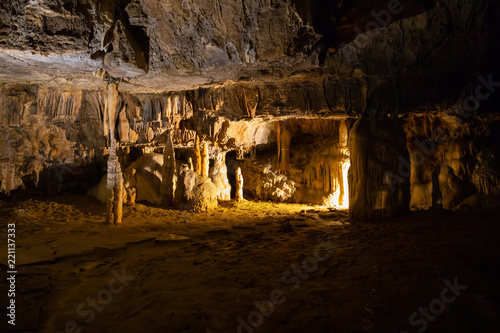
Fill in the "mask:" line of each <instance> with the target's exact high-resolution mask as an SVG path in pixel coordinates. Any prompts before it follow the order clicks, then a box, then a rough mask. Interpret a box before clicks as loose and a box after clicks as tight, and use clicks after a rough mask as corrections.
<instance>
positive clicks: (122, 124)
mask: <svg viewBox="0 0 500 333" xmlns="http://www.w3.org/2000/svg"><path fill="white" fill-rule="evenodd" d="M118 138H119V139H120V143H126V142H130V141H131V137H130V124H129V121H128V119H127V108H126V106H123V107H122V109H121V110H120V113H119V115H118Z"/></svg>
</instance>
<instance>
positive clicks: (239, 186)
mask: <svg viewBox="0 0 500 333" xmlns="http://www.w3.org/2000/svg"><path fill="white" fill-rule="evenodd" d="M236 201H243V175H242V174H241V168H240V167H238V168H237V169H236Z"/></svg>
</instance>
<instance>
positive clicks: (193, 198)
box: [176, 166, 218, 211]
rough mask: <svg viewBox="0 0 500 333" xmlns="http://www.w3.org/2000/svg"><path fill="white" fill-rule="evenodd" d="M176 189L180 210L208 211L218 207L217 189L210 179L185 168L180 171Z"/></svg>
mask: <svg viewBox="0 0 500 333" xmlns="http://www.w3.org/2000/svg"><path fill="white" fill-rule="evenodd" d="M178 188H179V191H178V193H179V198H178V204H179V208H181V209H188V210H194V211H208V210H213V209H215V208H217V206H218V201H217V188H216V187H215V185H214V184H213V183H212V181H211V180H210V178H205V177H203V176H201V175H198V174H197V173H195V172H194V171H192V170H189V168H188V167H187V166H184V167H183V168H181V169H180V172H179V184H178ZM176 200H177V199H176Z"/></svg>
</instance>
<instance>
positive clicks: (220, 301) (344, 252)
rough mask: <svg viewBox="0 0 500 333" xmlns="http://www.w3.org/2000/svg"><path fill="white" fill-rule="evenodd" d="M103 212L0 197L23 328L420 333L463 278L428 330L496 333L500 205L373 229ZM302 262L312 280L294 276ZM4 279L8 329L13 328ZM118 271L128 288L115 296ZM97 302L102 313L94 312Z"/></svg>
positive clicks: (269, 211)
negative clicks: (449, 287)
mask: <svg viewBox="0 0 500 333" xmlns="http://www.w3.org/2000/svg"><path fill="white" fill-rule="evenodd" d="M104 212H105V206H104V205H103V204H101V203H100V202H98V201H96V200H94V199H92V198H90V197H86V196H79V195H73V194H64V195H60V196H54V197H49V198H38V199H29V200H25V201H19V200H17V201H8V202H6V201H0V216H1V227H2V230H1V231H0V241H1V244H0V247H1V249H2V250H1V251H2V253H1V255H0V258H2V264H5V263H6V256H7V250H6V245H5V244H6V232H7V223H13V222H15V223H16V246H17V249H16V261H17V270H18V274H17V278H16V285H17V293H16V302H17V303H16V304H17V325H16V327H15V328H16V329H17V330H18V331H21V332H23V331H25V332H27V331H38V332H66V331H68V332H73V331H74V332H108V333H110V332H205V333H208V332H237V329H238V325H239V322H238V317H241V318H242V319H241V320H243V321H245V322H246V323H248V322H249V315H250V321H252V320H253V322H252V323H253V324H255V325H254V326H257V327H252V326H250V325H249V326H247V327H246V328H241V329H240V332H250V331H253V332H341V333H347V332H402V331H408V332H416V331H417V329H421V328H423V324H422V322H420V324H419V325H415V326H412V325H410V323H409V317H410V315H411V314H412V313H414V312H415V311H418V310H419V308H420V307H429V304H430V303H431V301H433V300H434V299H437V298H440V297H441V294H442V291H443V289H444V288H446V285H445V283H444V280H445V279H447V280H449V281H450V282H452V283H453V281H454V279H455V278H457V279H458V283H459V284H460V285H466V286H467V289H465V290H463V291H461V292H460V295H459V296H458V297H456V299H455V300H454V301H453V302H451V303H450V304H447V305H446V307H445V309H444V310H443V311H442V313H440V314H439V315H437V316H435V317H434V318H432V317H431V319H433V321H429V320H427V327H426V330H425V332H500V286H499V282H500V246H499V245H498V244H499V239H500V238H499V236H500V223H499V216H500V210H490V211H461V212H457V213H446V212H437V211H426V212H414V213H412V214H411V215H410V216H408V217H407V218H405V219H401V220H396V221H393V222H389V223H385V224H369V223H360V222H358V223H350V222H349V221H348V218H347V212H346V211H328V210H327V209H322V208H319V207H309V206H304V205H288V204H274V203H266V202H253V201H245V202H243V203H235V202H227V203H223V204H221V206H220V208H219V209H217V210H216V211H213V212H210V213H192V212H180V211H176V210H169V209H164V208H159V207H152V206H146V205H142V204H135V205H128V206H125V207H124V219H123V225H121V226H114V225H108V224H105V223H104V218H105V214H104ZM318 237H319V238H321V239H322V240H323V241H325V242H328V239H330V243H331V244H335V246H334V247H335V248H334V249H333V250H332V251H331V253H329V252H326V251H325V250H324V249H322V248H321V247H320V250H321V251H320V252H318V253H317V254H320V257H321V258H325V257H326V259H325V260H324V261H320V262H318V261H316V263H317V267H315V266H314V265H313V264H314V263H312V264H311V261H310V260H309V261H308V260H307V259H306V258H307V257H314V253H315V250H316V248H318V246H319V242H318ZM304 259H306V260H305V261H304ZM304 262H306V263H307V262H309V264H311V265H310V266H307V265H306V266H307V267H308V269H309V270H310V273H306V272H305V271H304V269H301V271H300V272H299V273H300V275H299V274H298V273H293V271H292V270H291V266H293V265H302V264H303V263H304ZM5 272H6V267H3V269H2V274H3V276H2V279H1V282H0V293H1V295H2V297H1V299H2V302H3V303H2V310H1V311H3V312H2V313H1V314H0V318H1V320H0V329H1V330H2V331H4V328H5V327H7V329H8V330H11V329H12V327H10V326H8V325H7V323H6V321H7V320H6V313H5V311H6V310H5V309H6V299H7V297H6V295H7V288H8V284H7V283H6V274H5ZM113 272H114V273H113ZM123 272H125V274H126V275H127V276H128V280H126V281H125V282H124V283H123V284H126V285H125V286H123V288H121V287H120V288H118V287H119V286H120V285H119V284H114V285H112V286H114V287H115V289H114V291H116V292H114V293H111V292H110V291H109V290H110V284H109V283H110V281H111V280H112V279H113V278H114V277H115V274H122V273H123ZM284 275H285V280H287V282H284V281H283V276H284ZM297 277H298V278H297ZM293 278H295V279H294V280H290V279H293ZM299 280H300V285H297V284H296V282H297V281H299ZM290 281H293V282H290ZM115 282H116V280H113V283H115ZM294 286H295V288H294ZM292 289H293V290H292ZM102 290H104V291H102ZM273 290H279V291H281V292H282V293H283V295H282V296H281V297H280V298H279V300H280V304H277V305H275V306H274V307H273V308H272V310H270V308H267V310H268V311H269V312H271V311H272V313H270V314H269V313H267V314H268V316H267V317H266V316H261V317H260V316H258V315H257V316H255V313H254V314H253V315H254V316H253V317H252V315H251V314H252V312H254V311H256V307H255V305H254V301H258V302H262V301H265V300H268V299H270V297H271V294H272V292H273ZM109 295H111V299H108V298H107V296H109ZM97 296H101V298H100V299H101V301H102V302H101V303H100V304H96V305H95V306H96V307H97V308H98V309H99V310H100V311H97V310H89V309H92V307H90V305H89V303H88V299H89V298H96V297H97ZM97 298H98V297H97ZM97 303H99V301H97ZM82 304H83V305H82ZM435 304H436V303H435ZM443 304H444V303H443ZM79 306H80V310H81V311H86V313H87V314H86V315H84V316H79V315H78V314H77V309H78V307H79ZM265 310H266V309H265V308H264V309H263V311H265ZM90 313H93V315H91V314H90ZM431 316H432V314H431ZM91 317H92V318H91ZM421 318H422V317H421V316H418V317H416V320H418V319H421ZM72 321H74V323H71V322H72ZM86 321H88V322H89V323H87V322H86ZM68 322H69V323H70V324H67V323H68ZM66 325H69V330H67V329H66V328H65V327H66ZM79 330H80V331H79Z"/></svg>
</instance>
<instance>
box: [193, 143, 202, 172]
mask: <svg viewBox="0 0 500 333" xmlns="http://www.w3.org/2000/svg"><path fill="white" fill-rule="evenodd" d="M194 153H195V163H196V164H195V168H194V172H196V173H197V174H199V175H201V165H202V160H201V152H200V137H199V136H196V141H195V147H194Z"/></svg>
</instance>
